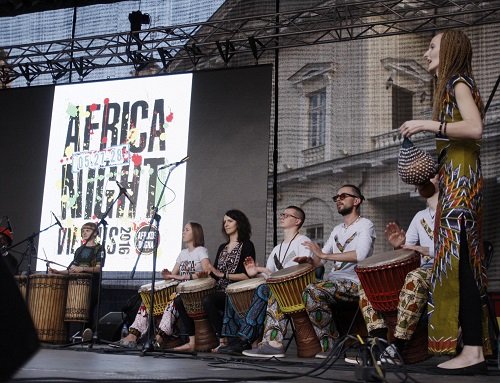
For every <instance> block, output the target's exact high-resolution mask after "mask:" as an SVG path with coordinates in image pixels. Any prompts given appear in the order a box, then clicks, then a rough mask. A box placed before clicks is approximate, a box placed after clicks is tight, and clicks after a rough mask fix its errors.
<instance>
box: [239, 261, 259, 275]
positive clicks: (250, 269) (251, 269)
mask: <svg viewBox="0 0 500 383" xmlns="http://www.w3.org/2000/svg"><path fill="white" fill-rule="evenodd" d="M243 265H244V266H245V271H246V272H247V274H248V276H249V277H255V276H256V275H257V274H258V273H259V272H258V270H257V264H256V263H255V260H254V259H253V258H252V257H246V258H245V260H244V261H243Z"/></svg>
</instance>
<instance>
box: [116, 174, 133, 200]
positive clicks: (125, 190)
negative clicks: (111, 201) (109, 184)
mask: <svg viewBox="0 0 500 383" xmlns="http://www.w3.org/2000/svg"><path fill="white" fill-rule="evenodd" d="M115 182H116V184H117V185H118V188H120V193H122V194H123V195H125V197H127V199H128V200H129V202H130V204H131V205H132V206H133V205H134V203H133V202H132V199H131V198H130V196H129V195H128V193H127V189H125V188H124V187H123V186H122V185H120V183H119V182H118V181H116V180H115Z"/></svg>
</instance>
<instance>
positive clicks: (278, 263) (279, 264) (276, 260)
mask: <svg viewBox="0 0 500 383" xmlns="http://www.w3.org/2000/svg"><path fill="white" fill-rule="evenodd" d="M298 234H299V232H296V233H295V235H294V236H293V238H292V239H291V240H290V242H288V246H287V247H286V250H285V254H284V255H283V258H281V246H282V245H283V241H281V243H280V248H279V251H278V256H279V257H278V256H276V254H274V265H275V266H276V268H277V269H278V270H281V269H282V268H283V263H282V262H284V261H285V258H286V255H287V253H288V250H290V245H291V244H292V242H293V240H294V239H295V237H296V236H297V235H298Z"/></svg>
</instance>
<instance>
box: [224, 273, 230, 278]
mask: <svg viewBox="0 0 500 383" xmlns="http://www.w3.org/2000/svg"><path fill="white" fill-rule="evenodd" d="M224 279H227V280H229V274H228V273H227V271H226V272H224Z"/></svg>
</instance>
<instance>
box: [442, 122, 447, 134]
mask: <svg viewBox="0 0 500 383" xmlns="http://www.w3.org/2000/svg"><path fill="white" fill-rule="evenodd" d="M447 126H448V122H446V121H445V122H444V125H443V135H444V136H445V137H446V127H447Z"/></svg>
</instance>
